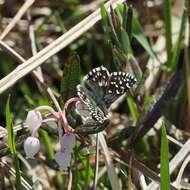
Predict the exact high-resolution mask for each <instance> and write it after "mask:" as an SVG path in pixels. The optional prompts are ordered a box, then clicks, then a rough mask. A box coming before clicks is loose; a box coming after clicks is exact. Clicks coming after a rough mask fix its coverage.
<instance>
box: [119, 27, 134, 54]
mask: <svg viewBox="0 0 190 190" xmlns="http://www.w3.org/2000/svg"><path fill="white" fill-rule="evenodd" d="M121 46H122V49H123V51H124V53H125V54H126V55H127V54H132V49H131V44H130V41H129V37H128V34H127V32H126V31H125V30H124V29H123V28H121Z"/></svg>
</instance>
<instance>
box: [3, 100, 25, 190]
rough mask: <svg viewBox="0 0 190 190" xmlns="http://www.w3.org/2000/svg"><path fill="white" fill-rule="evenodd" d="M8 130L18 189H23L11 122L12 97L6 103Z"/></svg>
mask: <svg viewBox="0 0 190 190" xmlns="http://www.w3.org/2000/svg"><path fill="white" fill-rule="evenodd" d="M6 128H7V131H8V145H9V148H10V151H11V154H12V155H13V157H14V166H15V171H16V189H18V190H19V189H21V174H20V165H19V160H18V157H17V152H16V143H15V137H14V132H13V127H12V121H11V112H10V96H9V97H8V100H7V103H6Z"/></svg>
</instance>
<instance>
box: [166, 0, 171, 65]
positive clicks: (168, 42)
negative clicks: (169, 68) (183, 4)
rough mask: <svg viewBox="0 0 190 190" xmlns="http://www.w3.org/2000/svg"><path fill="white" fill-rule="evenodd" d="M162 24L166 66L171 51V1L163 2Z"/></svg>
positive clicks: (169, 59)
mask: <svg viewBox="0 0 190 190" xmlns="http://www.w3.org/2000/svg"><path fill="white" fill-rule="evenodd" d="M164 22H165V37H166V51H167V61H168V65H169V63H170V61H171V50H172V23H171V0H165V1H164Z"/></svg>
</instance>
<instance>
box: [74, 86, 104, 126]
mask: <svg viewBox="0 0 190 190" xmlns="http://www.w3.org/2000/svg"><path fill="white" fill-rule="evenodd" d="M77 95H78V96H79V97H80V99H81V100H82V101H83V102H84V103H85V104H86V105H87V107H88V110H89V115H90V116H91V117H92V118H93V119H94V120H95V121H97V122H98V123H100V124H102V123H104V122H105V120H106V119H108V117H107V115H106V114H105V113H104V112H103V111H102V110H101V109H100V108H99V107H98V106H96V105H95V104H93V101H91V100H90V99H89V97H90V96H89V94H88V92H86V89H85V88H84V87H83V86H81V85H78V86H77Z"/></svg>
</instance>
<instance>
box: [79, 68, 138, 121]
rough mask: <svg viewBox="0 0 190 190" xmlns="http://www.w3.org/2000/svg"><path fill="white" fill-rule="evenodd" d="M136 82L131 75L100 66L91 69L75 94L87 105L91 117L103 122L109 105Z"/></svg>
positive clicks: (106, 117)
mask: <svg viewBox="0 0 190 190" xmlns="http://www.w3.org/2000/svg"><path fill="white" fill-rule="evenodd" d="M135 83H136V78H135V77H134V76H133V75H130V74H128V73H124V72H113V73H111V74H110V73H109V71H108V70H107V69H106V68H105V67H103V66H101V67H97V68H94V69H93V70H91V71H90V72H89V73H88V74H87V75H86V76H85V77H84V79H83V81H82V84H81V85H78V86H77V94H78V96H79V97H80V99H81V100H82V101H83V102H84V103H85V104H86V105H87V106H88V108H89V114H90V115H91V116H92V118H93V119H94V120H95V121H97V122H99V123H104V121H105V120H107V119H108V108H109V107H110V105H111V104H112V103H113V102H114V101H115V100H116V99H117V98H118V97H120V96H121V95H123V94H124V93H125V92H126V91H127V90H128V89H130V88H131V87H132V86H133V85H134V84H135Z"/></svg>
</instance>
